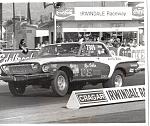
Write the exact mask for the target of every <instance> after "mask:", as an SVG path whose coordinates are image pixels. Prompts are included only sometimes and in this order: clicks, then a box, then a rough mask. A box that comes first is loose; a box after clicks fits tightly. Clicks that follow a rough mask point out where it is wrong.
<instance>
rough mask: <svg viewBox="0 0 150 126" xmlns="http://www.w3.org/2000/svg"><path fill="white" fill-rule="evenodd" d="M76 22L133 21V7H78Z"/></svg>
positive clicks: (76, 9)
mask: <svg viewBox="0 0 150 126" xmlns="http://www.w3.org/2000/svg"><path fill="white" fill-rule="evenodd" d="M75 20H132V7H76V8H75Z"/></svg>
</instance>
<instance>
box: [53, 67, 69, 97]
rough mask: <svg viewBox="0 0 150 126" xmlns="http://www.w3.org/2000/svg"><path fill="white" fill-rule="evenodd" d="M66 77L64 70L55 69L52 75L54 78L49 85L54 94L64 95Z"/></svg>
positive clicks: (66, 85)
mask: <svg viewBox="0 0 150 126" xmlns="http://www.w3.org/2000/svg"><path fill="white" fill-rule="evenodd" d="M68 85H69V81H68V77H67V75H66V73H65V72H64V71H61V70H59V71H57V72H56V74H55V75H54V79H53V80H52V81H51V86H52V90H53V93H54V95H56V96H65V95H66V94H67V92H68Z"/></svg>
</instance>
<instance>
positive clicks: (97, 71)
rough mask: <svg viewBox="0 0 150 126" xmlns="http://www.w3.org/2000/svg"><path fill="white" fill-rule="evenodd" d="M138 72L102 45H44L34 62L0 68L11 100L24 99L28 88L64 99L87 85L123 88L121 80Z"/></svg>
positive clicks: (132, 63)
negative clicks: (21, 96) (99, 84)
mask: <svg viewBox="0 0 150 126" xmlns="http://www.w3.org/2000/svg"><path fill="white" fill-rule="evenodd" d="M137 69H138V63H137V61H136V60H134V59H132V58H128V57H118V56H113V55H111V53H110V51H109V49H108V48H107V47H106V46H105V44H104V43H101V42H82V43H79V42H78V43H77V42H71V43H58V44H50V45H47V46H45V47H43V48H42V49H41V50H40V51H39V54H38V56H37V57H36V58H33V59H28V60H22V61H18V62H10V63H5V64H2V65H1V70H0V73H1V75H0V79H1V80H3V81H5V82H8V86H9V90H10V92H11V93H12V95H13V96H20V95H23V94H24V92H25V89H26V87H27V86H29V85H32V86H38V87H40V88H47V89H51V90H52V91H53V94H55V95H56V96H65V95H66V94H67V93H71V92H72V91H73V90H80V89H82V88H83V86H85V85H87V84H93V85H96V84H98V83H102V85H103V87H104V88H109V87H120V86H124V78H125V77H127V76H132V75H134V74H135V73H136V72H137Z"/></svg>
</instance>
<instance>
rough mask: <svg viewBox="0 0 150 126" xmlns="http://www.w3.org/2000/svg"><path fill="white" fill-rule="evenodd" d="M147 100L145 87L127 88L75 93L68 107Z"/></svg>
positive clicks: (77, 107)
mask: <svg viewBox="0 0 150 126" xmlns="http://www.w3.org/2000/svg"><path fill="white" fill-rule="evenodd" d="M139 100H145V86H144V85H138V86H127V87H115V88H103V89H91V90H80V91H73V92H72V94H71V96H70V98H69V100H68V103H67V105H66V107H67V108H69V109H79V108H81V107H88V106H95V105H105V104H113V103H122V102H129V101H139Z"/></svg>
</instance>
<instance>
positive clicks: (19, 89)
mask: <svg viewBox="0 0 150 126" xmlns="http://www.w3.org/2000/svg"><path fill="white" fill-rule="evenodd" d="M8 86H9V90H10V92H11V94H12V95H13V96H22V95H23V94H24V92H25V89H26V85H25V84H22V83H21V82H9V83H8Z"/></svg>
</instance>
